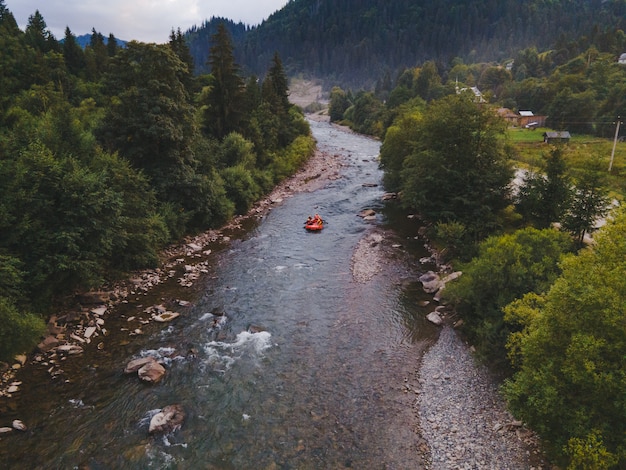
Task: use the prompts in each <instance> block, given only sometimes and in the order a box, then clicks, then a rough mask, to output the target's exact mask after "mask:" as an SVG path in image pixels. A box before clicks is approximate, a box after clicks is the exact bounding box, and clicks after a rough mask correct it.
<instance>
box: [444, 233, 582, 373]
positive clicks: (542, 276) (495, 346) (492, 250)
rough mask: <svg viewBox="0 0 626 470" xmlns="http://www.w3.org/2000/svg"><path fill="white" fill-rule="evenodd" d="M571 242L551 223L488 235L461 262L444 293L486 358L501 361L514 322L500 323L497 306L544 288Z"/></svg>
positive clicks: (492, 361) (538, 291)
mask: <svg viewBox="0 0 626 470" xmlns="http://www.w3.org/2000/svg"><path fill="white" fill-rule="evenodd" d="M570 247H571V243H570V241H569V239H568V237H567V236H566V235H565V234H563V233H560V232H558V231H556V230H552V229H545V230H537V229H534V228H525V229H522V230H518V231H516V232H514V233H512V234H509V235H502V236H494V237H489V238H487V239H486V240H484V241H483V242H482V243H480V245H479V247H478V255H477V256H476V257H475V258H474V259H472V260H471V261H470V262H469V263H467V264H466V265H463V266H461V267H460V269H461V270H462V271H463V276H461V277H460V278H459V279H458V280H456V281H455V282H453V283H450V284H449V285H447V286H446V289H445V291H444V298H445V299H446V300H448V301H450V302H452V303H453V304H454V305H455V307H456V311H457V312H458V313H460V314H461V315H462V316H463V319H464V321H465V325H466V326H465V329H466V331H467V333H468V334H469V336H470V338H472V340H473V341H474V342H475V344H476V348H477V350H478V352H479V353H480V354H481V355H482V356H483V357H486V358H488V359H489V361H490V362H491V363H493V364H496V365H499V366H503V365H505V363H506V350H505V346H506V343H507V340H508V337H509V334H510V333H511V331H513V329H514V327H515V326H514V325H512V324H505V322H504V313H503V311H502V309H503V308H504V307H505V306H506V305H507V304H509V303H510V302H512V301H513V300H514V299H517V298H521V297H522V296H523V295H524V294H526V293H528V292H535V293H541V292H543V291H545V290H547V289H548V287H549V286H550V285H551V283H552V282H553V281H554V279H555V278H556V276H557V275H558V274H559V269H558V266H557V264H558V262H559V260H560V257H561V255H562V254H564V253H565V252H567V251H568V250H569V249H570Z"/></svg>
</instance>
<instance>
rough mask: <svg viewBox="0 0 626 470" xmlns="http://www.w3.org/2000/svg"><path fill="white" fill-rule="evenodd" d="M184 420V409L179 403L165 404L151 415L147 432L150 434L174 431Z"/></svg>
mask: <svg viewBox="0 0 626 470" xmlns="http://www.w3.org/2000/svg"><path fill="white" fill-rule="evenodd" d="M184 420H185V410H183V407H182V406H181V405H167V406H166V407H165V408H163V409H162V410H161V411H159V412H158V413H157V414H155V415H154V416H153V417H152V419H151V420H150V427H149V429H148V432H149V433H150V434H155V433H162V434H166V433H170V432H174V431H176V430H177V429H179V428H180V427H181V426H182V425H183V421H184Z"/></svg>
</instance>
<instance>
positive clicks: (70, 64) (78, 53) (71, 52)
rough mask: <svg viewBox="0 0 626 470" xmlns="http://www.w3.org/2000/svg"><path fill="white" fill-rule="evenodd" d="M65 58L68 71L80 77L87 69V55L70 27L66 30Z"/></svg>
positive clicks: (64, 40)
mask: <svg viewBox="0 0 626 470" xmlns="http://www.w3.org/2000/svg"><path fill="white" fill-rule="evenodd" d="M63 57H64V58H65V65H66V66H67V71H68V72H69V73H71V74H72V75H76V76H78V75H79V74H80V73H81V71H83V69H84V68H85V53H84V51H83V49H82V48H81V47H80V46H79V45H78V43H77V42H76V36H74V35H73V34H72V31H70V28H69V27H66V28H65V38H64V39H63Z"/></svg>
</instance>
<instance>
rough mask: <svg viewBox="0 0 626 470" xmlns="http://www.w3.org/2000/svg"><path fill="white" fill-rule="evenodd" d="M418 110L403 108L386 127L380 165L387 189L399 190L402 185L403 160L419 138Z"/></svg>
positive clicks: (419, 115)
mask: <svg viewBox="0 0 626 470" xmlns="http://www.w3.org/2000/svg"><path fill="white" fill-rule="evenodd" d="M421 117H422V116H421V113H420V111H419V110H417V109H414V108H409V109H406V110H404V112H402V113H401V114H400V115H399V116H398V117H397V118H396V119H395V121H394V122H393V124H392V125H391V126H390V127H389V128H388V129H387V132H386V134H385V140H384V141H383V144H382V145H381V148H380V167H381V168H382V169H383V170H384V172H385V173H384V176H383V179H384V183H385V189H386V190H387V191H399V190H400V189H401V186H402V179H401V176H402V168H403V166H404V160H405V159H406V157H407V156H408V155H410V154H411V152H412V151H413V147H414V145H415V142H417V140H418V138H419V130H418V129H419V121H420V119H421Z"/></svg>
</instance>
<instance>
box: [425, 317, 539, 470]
mask: <svg viewBox="0 0 626 470" xmlns="http://www.w3.org/2000/svg"><path fill="white" fill-rule="evenodd" d="M417 375H418V377H419V379H418V380H419V382H418V384H417V393H418V400H417V410H418V416H419V419H420V426H421V431H422V435H423V437H424V439H425V440H426V442H427V443H428V446H429V448H430V456H429V460H430V465H429V467H428V468H430V469H432V470H448V469H498V470H507V469H509V470H514V469H536V470H539V469H547V468H550V466H549V465H548V463H547V462H546V460H545V459H544V457H543V456H542V454H541V450H540V445H539V441H538V439H537V438H536V436H535V435H534V434H533V433H532V432H531V431H529V430H528V429H527V428H525V427H524V426H523V424H522V423H521V422H519V421H516V420H515V419H514V418H513V417H512V416H511V414H510V413H509V412H508V411H507V410H506V407H505V404H504V401H503V399H502V397H501V396H500V395H499V393H498V387H497V384H496V381H495V380H494V378H493V377H492V376H491V375H490V373H489V371H488V370H487V369H486V368H485V367H484V366H482V365H480V364H478V363H477V362H476V361H475V359H474V357H473V356H472V353H471V347H470V346H469V345H468V344H466V343H465V342H463V340H462V339H461V338H460V337H459V335H458V334H457V333H456V331H455V330H454V329H453V328H452V327H450V326H444V327H443V328H442V330H441V334H440V336H439V339H438V341H437V343H436V344H435V345H433V346H432V347H431V348H430V349H429V350H428V351H427V352H426V353H425V354H424V357H423V359H422V362H421V365H420V368H419V371H418V374H417Z"/></svg>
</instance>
